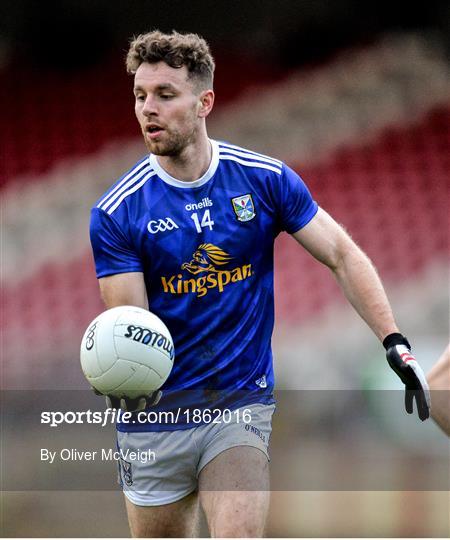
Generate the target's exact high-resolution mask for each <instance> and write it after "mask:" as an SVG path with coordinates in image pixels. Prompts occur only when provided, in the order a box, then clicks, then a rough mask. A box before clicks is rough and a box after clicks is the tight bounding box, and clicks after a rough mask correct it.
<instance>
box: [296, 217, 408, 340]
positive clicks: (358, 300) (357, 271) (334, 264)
mask: <svg viewBox="0 0 450 540" xmlns="http://www.w3.org/2000/svg"><path fill="white" fill-rule="evenodd" d="M293 236H294V238H295V239H296V240H297V241H298V242H299V243H300V244H301V245H302V246H303V247H304V248H305V249H306V250H307V251H309V253H311V255H313V256H314V257H315V258H316V259H317V260H319V261H320V262H322V263H323V264H325V265H326V266H328V267H329V268H330V270H331V271H332V272H333V274H334V275H335V277H336V279H337V281H338V283H339V285H340V286H341V287H342V290H343V292H344V294H345V296H346V298H347V299H348V300H349V302H350V303H351V304H352V306H353V307H354V308H355V309H356V311H357V312H358V313H359V315H360V316H361V317H362V318H363V319H364V320H365V321H366V323H367V324H368V325H369V327H370V328H371V329H372V331H373V332H374V333H375V335H376V336H377V337H378V339H379V340H380V341H383V339H384V338H385V337H386V336H388V335H389V334H392V333H394V332H398V328H397V325H396V324H395V320H394V316H393V314H392V310H391V307H390V305H389V302H388V299H387V297H386V293H385V292H384V288H383V285H382V284H381V281H380V278H379V277H378V274H377V272H376V270H375V268H374V266H373V265H372V263H371V262H370V260H369V258H368V257H367V255H365V254H364V253H363V252H362V251H361V249H360V248H359V247H358V246H357V245H356V244H355V242H354V241H353V240H352V239H351V238H350V236H349V235H348V234H347V233H346V232H345V231H344V229H343V228H342V227H341V226H340V225H338V224H337V223H336V221H334V219H333V218H332V217H331V216H330V215H329V214H327V212H325V211H324V210H323V209H321V208H319V210H318V212H317V214H316V216H315V217H314V218H313V219H312V220H311V221H310V222H309V223H308V224H307V225H306V226H305V227H303V228H302V229H300V230H299V231H298V232H296V233H294V234H293Z"/></svg>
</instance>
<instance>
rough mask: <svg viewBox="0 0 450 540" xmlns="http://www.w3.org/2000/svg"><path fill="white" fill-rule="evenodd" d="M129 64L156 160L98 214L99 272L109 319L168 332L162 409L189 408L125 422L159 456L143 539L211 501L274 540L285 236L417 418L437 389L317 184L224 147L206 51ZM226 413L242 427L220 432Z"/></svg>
mask: <svg viewBox="0 0 450 540" xmlns="http://www.w3.org/2000/svg"><path fill="white" fill-rule="evenodd" d="M126 66H127V71H128V73H130V74H132V75H133V76H134V87H133V92H134V96H135V113H136V117H137V120H138V122H139V126H140V128H141V131H142V135H143V137H144V141H145V144H146V146H147V149H148V152H149V153H148V154H147V155H145V156H144V157H143V158H142V159H141V160H139V161H138V162H137V163H136V164H135V165H134V166H133V167H132V168H131V169H130V170H129V171H128V172H127V173H125V174H124V175H123V176H122V177H121V178H120V179H119V180H118V181H117V182H116V183H115V184H114V185H113V186H112V187H111V188H110V189H109V191H107V192H106V193H105V194H104V195H103V196H102V197H101V198H100V199H99V200H98V202H97V203H96V205H95V207H94V208H93V210H92V217H91V241H92V246H93V251H94V257H95V263H96V270H97V277H98V279H99V283H100V291H101V296H102V298H103V300H104V302H105V305H106V307H107V308H112V307H115V306H119V305H130V304H131V305H136V306H140V307H142V308H145V309H150V311H152V312H154V313H155V314H156V315H158V316H159V317H161V319H162V320H163V321H164V322H165V323H166V325H167V326H168V328H169V330H170V332H171V334H172V336H173V338H174V344H175V352H176V359H175V364H174V368H173V371H172V373H171V374H170V376H169V379H168V380H167V382H166V384H165V385H164V386H163V388H162V398H161V399H160V401H159V402H158V403H155V402H154V401H155V400H154V399H153V396H149V398H148V400H147V406H148V407H152V408H151V410H155V411H168V410H174V409H175V408H177V407H179V406H180V404H181V405H182V406H183V410H184V411H186V410H187V411H188V413H187V414H183V415H182V417H180V418H179V419H178V421H177V422H176V423H164V422H162V423H152V424H145V423H136V424H121V423H119V424H118V446H119V448H121V449H124V450H125V449H132V450H136V451H138V450H145V449H148V448H151V449H152V450H153V451H154V452H155V453H156V456H157V459H156V461H155V463H151V464H148V463H147V464H142V463H139V462H122V463H121V483H122V486H123V489H124V493H125V496H126V506H127V512H128V518H129V524H130V528H131V532H132V535H133V536H141V537H142V536H156V537H166V536H167V537H168V536H175V537H186V536H192V535H194V534H195V527H196V519H197V517H196V516H197V511H198V505H199V504H201V506H202V508H203V510H204V512H205V515H206V519H207V523H208V526H209V530H210V533H211V535H212V536H214V537H258V536H262V535H263V534H264V526H265V521H266V515H267V511H268V506H269V495H270V491H269V489H270V488H269V470H268V442H269V436H270V432H271V417H272V413H273V411H274V408H275V405H274V399H273V395H272V392H273V388H274V376H273V368H272V352H271V335H272V330H273V324H274V291H273V248H274V241H275V238H276V237H277V235H278V234H279V233H280V232H282V231H286V232H288V233H289V234H291V235H292V236H293V237H294V238H295V239H296V240H297V242H298V243H299V244H300V245H301V246H303V248H304V249H306V250H307V251H309V252H310V253H311V254H312V255H313V257H315V258H316V259H317V260H318V261H320V262H321V263H323V264H325V265H326V266H328V267H329V268H330V270H331V271H332V272H333V274H334V276H335V277H336V279H337V281H338V283H339V284H340V286H341V287H342V289H343V291H344V294H345V296H346V297H347V298H348V300H349V301H350V302H351V304H352V305H353V306H354V308H355V309H356V311H357V312H358V313H359V314H360V316H361V317H362V318H363V319H364V320H365V321H366V323H367V324H368V325H369V327H370V328H371V329H372V330H373V332H374V333H375V335H376V336H377V337H378V339H379V340H380V341H381V342H382V343H383V345H384V347H385V348H386V351H387V359H388V362H389V364H390V366H391V367H392V368H393V369H394V371H395V372H396V373H397V375H398V376H399V377H400V378H401V380H402V381H403V383H404V384H405V385H406V408H407V411H408V412H409V413H411V412H412V411H413V400H415V402H416V407H417V412H418V414H419V417H420V418H421V419H422V420H425V419H426V418H428V416H429V397H428V386H427V383H426V380H425V376H424V374H423V372H422V370H421V368H420V367H419V365H418V363H417V362H416V360H415V359H414V357H413V356H412V354H411V350H410V349H411V348H410V345H409V343H408V340H407V339H406V338H405V337H404V336H403V335H402V334H401V333H399V330H398V328H397V326H396V323H395V321H394V317H393V314H392V311H391V308H390V305H389V302H388V300H387V298H386V295H385V292H384V290H383V286H382V284H381V282H380V279H379V277H378V275H377V273H376V271H375V269H374V267H373V266H372V264H371V262H370V261H369V259H368V258H367V256H366V255H365V254H364V253H363V252H362V251H361V250H360V249H359V248H358V247H357V246H356V245H355V243H354V242H353V241H352V240H351V239H350V237H349V236H348V235H347V234H346V232H345V231H344V230H343V229H342V227H340V226H339V225H338V224H337V223H336V222H335V221H334V220H333V219H332V218H331V217H330V216H329V215H328V214H327V212H326V211H325V210H323V209H322V208H319V207H318V205H317V203H316V202H315V201H314V200H313V198H312V196H311V194H310V192H309V190H308V188H307V187H306V185H305V184H304V182H303V181H302V180H301V178H300V177H299V176H298V175H297V174H296V173H295V172H294V171H293V170H292V169H290V168H289V167H288V166H287V165H286V164H284V163H283V162H281V161H280V160H278V159H276V158H273V157H268V156H265V155H262V154H259V153H257V152H255V151H252V150H247V149H244V148H240V147H238V146H235V145H233V144H230V143H228V142H220V141H216V140H212V139H210V138H209V137H208V134H207V129H206V118H207V117H208V115H209V114H210V113H211V110H212V108H213V105H214V91H213V74H214V60H213V58H212V56H211V53H210V50H209V48H208V45H207V43H206V42H205V40H204V39H202V38H201V37H199V36H197V35H195V34H179V33H177V32H172V33H170V34H163V33H161V32H159V31H153V32H149V33H147V34H144V35H140V36H138V37H137V38H135V39H134V41H132V43H131V45H130V49H129V51H128V55H127V59H126ZM126 406H127V407H128V408H129V409H133V408H134V404H133V403H129V404H126ZM217 410H219V411H228V413H230V414H232V415H233V419H234V421H233V422H228V421H225V420H226V415H225V413H224V415H223V420H224V421H214V422H213V421H211V420H212V418H215V416H214V414H215V413H212V412H211V411H217ZM194 411H197V412H194ZM198 411H201V412H202V411H203V412H204V411H206V412H207V414H199V413H198ZM211 415H212V416H211ZM245 415H247V416H246V417H245V418H244V416H245ZM219 420H220V419H219ZM246 420H247V421H246Z"/></svg>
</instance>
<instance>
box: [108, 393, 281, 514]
mask: <svg viewBox="0 0 450 540" xmlns="http://www.w3.org/2000/svg"><path fill="white" fill-rule="evenodd" d="M245 410H247V411H250V413H247V415H246V416H244V415H243V414H242V413H243V411H245ZM274 410H275V405H263V404H261V403H257V404H253V405H246V406H245V407H242V408H241V409H237V410H236V411H232V412H233V414H231V415H230V417H231V420H230V418H229V417H225V416H224V421H222V422H217V423H209V424H202V425H199V426H198V427H194V428H191V429H184V430H177V431H156V432H155V431H153V432H144V433H142V432H140V433H124V432H118V433H117V443H118V447H119V450H120V453H121V456H122V457H121V459H120V460H119V481H120V484H121V485H122V488H123V491H124V493H125V495H126V496H127V497H128V499H129V500H130V501H131V502H132V503H134V504H136V505H138V506H160V505H163V504H169V503H173V502H175V501H178V500H179V499H182V498H183V497H185V496H186V495H189V493H192V492H193V491H195V490H196V488H197V482H198V475H199V473H200V471H201V470H202V469H203V467H205V465H207V464H208V463H209V462H210V461H211V460H212V459H214V458H215V457H216V456H217V455H218V454H220V453H221V452H223V451H224V450H227V449H228V448H233V447H235V446H252V447H254V448H258V449H260V450H261V451H262V452H264V454H265V455H266V456H267V459H269V454H268V446H269V437H270V434H271V431H272V425H271V421H272V414H273V412H274ZM239 413H241V414H239ZM225 420H229V421H225ZM244 420H245V421H244ZM249 420H250V421H249Z"/></svg>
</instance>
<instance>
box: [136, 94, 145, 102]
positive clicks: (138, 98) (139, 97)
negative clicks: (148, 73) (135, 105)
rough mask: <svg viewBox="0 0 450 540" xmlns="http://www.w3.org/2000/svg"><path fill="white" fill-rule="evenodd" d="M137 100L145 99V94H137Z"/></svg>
mask: <svg viewBox="0 0 450 540" xmlns="http://www.w3.org/2000/svg"><path fill="white" fill-rule="evenodd" d="M136 101H145V96H143V95H137V96H136Z"/></svg>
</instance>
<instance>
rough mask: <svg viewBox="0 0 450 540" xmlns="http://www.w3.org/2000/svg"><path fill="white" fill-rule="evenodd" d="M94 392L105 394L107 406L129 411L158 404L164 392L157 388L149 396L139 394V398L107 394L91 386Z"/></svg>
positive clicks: (140, 409)
mask: <svg viewBox="0 0 450 540" xmlns="http://www.w3.org/2000/svg"><path fill="white" fill-rule="evenodd" d="M91 388H92V390H93V392H94V393H95V394H97V396H105V399H106V407H107V408H108V409H122V410H123V411H127V412H138V411H143V410H145V409H147V408H148V407H151V406H152V405H157V404H158V403H159V400H160V399H161V396H162V392H161V390H157V391H156V392H153V393H151V394H150V395H148V396H139V397H137V398H118V397H116V396H110V395H105V394H102V393H101V392H99V391H98V390H97V389H96V388H94V387H93V386H91Z"/></svg>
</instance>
